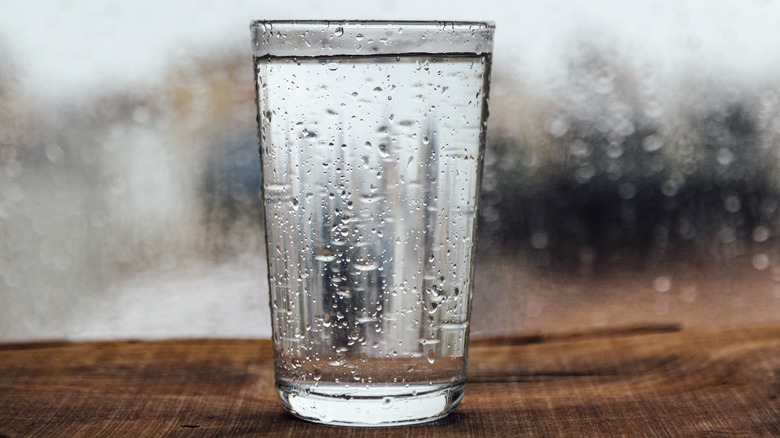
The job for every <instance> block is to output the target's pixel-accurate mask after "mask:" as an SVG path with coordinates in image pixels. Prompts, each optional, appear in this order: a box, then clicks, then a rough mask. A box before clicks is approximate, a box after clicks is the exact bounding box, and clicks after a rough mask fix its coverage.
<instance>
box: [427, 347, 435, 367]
mask: <svg viewBox="0 0 780 438" xmlns="http://www.w3.org/2000/svg"><path fill="white" fill-rule="evenodd" d="M435 361H436V352H435V351H433V350H432V349H431V350H428V363H431V364H432V363H433V362H435Z"/></svg>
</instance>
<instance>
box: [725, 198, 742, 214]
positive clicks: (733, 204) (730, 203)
mask: <svg viewBox="0 0 780 438" xmlns="http://www.w3.org/2000/svg"><path fill="white" fill-rule="evenodd" d="M723 206H724V207H725V208H726V211H728V212H729V213H736V212H738V211H739V210H740V208H742V203H741V202H739V198H737V197H736V196H734V195H729V196H726V199H724V200H723Z"/></svg>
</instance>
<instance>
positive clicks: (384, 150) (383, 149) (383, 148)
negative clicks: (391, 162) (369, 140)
mask: <svg viewBox="0 0 780 438" xmlns="http://www.w3.org/2000/svg"><path fill="white" fill-rule="evenodd" d="M378 149H379V156H380V157H382V158H387V157H389V156H390V152H389V150H388V149H389V148H388V146H387V144H386V143H379V147H378Z"/></svg>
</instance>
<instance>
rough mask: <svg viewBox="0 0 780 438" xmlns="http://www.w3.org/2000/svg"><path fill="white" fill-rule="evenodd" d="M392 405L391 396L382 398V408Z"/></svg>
mask: <svg viewBox="0 0 780 438" xmlns="http://www.w3.org/2000/svg"><path fill="white" fill-rule="evenodd" d="M392 406H393V399H392V397H385V398H383V399H382V409H390V408H391V407H392Z"/></svg>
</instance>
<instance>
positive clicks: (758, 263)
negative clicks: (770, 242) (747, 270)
mask: <svg viewBox="0 0 780 438" xmlns="http://www.w3.org/2000/svg"><path fill="white" fill-rule="evenodd" d="M753 267H754V268H756V269H758V270H759V271H763V270H764V269H766V268H768V267H769V257H768V256H767V255H766V254H764V253H760V254H756V255H754V256H753Z"/></svg>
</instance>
